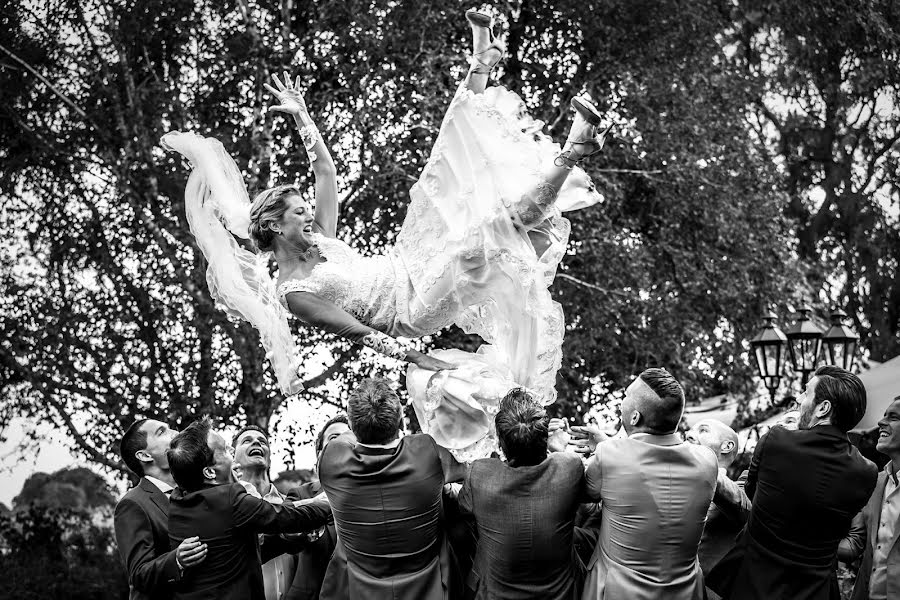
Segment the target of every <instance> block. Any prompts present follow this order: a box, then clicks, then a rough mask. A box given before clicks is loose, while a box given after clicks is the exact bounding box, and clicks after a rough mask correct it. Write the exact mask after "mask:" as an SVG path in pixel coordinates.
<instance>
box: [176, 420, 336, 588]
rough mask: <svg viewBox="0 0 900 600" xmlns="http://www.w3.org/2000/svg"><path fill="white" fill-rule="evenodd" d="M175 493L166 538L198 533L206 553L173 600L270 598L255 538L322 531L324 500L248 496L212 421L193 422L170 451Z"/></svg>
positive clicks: (228, 451) (228, 448)
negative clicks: (300, 503)
mask: <svg viewBox="0 0 900 600" xmlns="http://www.w3.org/2000/svg"><path fill="white" fill-rule="evenodd" d="M166 457H167V458H168V461H169V468H170V469H171V471H172V476H173V477H174V479H175V481H176V482H177V483H178V488H177V489H176V490H175V491H174V492H172V496H171V498H170V503H171V505H170V508H169V537H170V538H171V540H172V545H176V544H178V543H180V541H181V539H182V538H183V537H184V536H186V535H187V532H196V533H197V534H198V535H199V537H200V539H201V540H202V541H204V542H205V543H206V544H207V546H208V548H209V550H208V555H207V557H206V560H205V562H204V565H203V568H202V569H193V570H191V571H190V572H189V573H188V575H189V576H185V577H184V578H183V580H182V581H181V584H180V586H179V588H178V590H177V592H176V595H175V598H176V599H184V600H197V599H200V598H204V599H205V598H216V599H217V600H243V599H250V600H265V597H266V595H265V587H264V584H263V577H262V564H261V559H260V551H259V541H258V536H259V534H261V533H269V534H280V533H293V532H302V531H308V530H311V529H315V528H317V527H321V526H322V525H324V524H325V522H326V521H327V519H328V515H329V514H330V509H329V507H328V503H327V501H325V500H324V499H323V500H320V501H314V502H312V503H309V504H306V505H303V506H296V505H294V504H293V503H284V504H281V505H273V504H270V503H268V502H266V501H265V500H263V499H261V498H257V497H255V496H252V495H250V494H248V493H247V490H246V489H245V488H244V486H243V485H242V484H240V483H238V482H236V481H235V479H234V475H233V474H232V470H231V469H232V462H233V461H232V457H231V448H230V447H229V446H228V444H227V443H226V442H225V440H224V439H223V438H222V436H221V435H219V434H218V433H216V432H215V431H213V430H212V427H211V425H210V422H209V420H208V419H205V418H204V419H201V420H199V421H195V422H193V423H191V424H190V425H189V426H188V427H187V428H186V429H185V430H184V431H182V432H181V433H180V434H178V435H177V436H175V438H173V439H172V442H171V443H170V444H169V450H168V451H167V452H166Z"/></svg>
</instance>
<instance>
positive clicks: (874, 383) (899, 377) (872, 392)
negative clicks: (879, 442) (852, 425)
mask: <svg viewBox="0 0 900 600" xmlns="http://www.w3.org/2000/svg"><path fill="white" fill-rule="evenodd" d="M859 378H860V379H862V382H863V385H865V386H866V400H867V403H866V414H865V415H864V416H863V418H862V421H860V422H859V425H857V426H856V429H857V430H864V429H871V428H872V427H875V426H876V425H877V424H878V420H879V419H880V418H881V417H882V416H884V411H885V410H887V407H888V404H890V403H891V401H892V400H893V399H894V398H896V397H897V396H900V356H895V357H894V358H892V359H891V360H889V361H887V362H883V363H881V364H880V365H878V366H877V367H873V368H871V369H869V370H868V371H866V372H864V373H860V375H859Z"/></svg>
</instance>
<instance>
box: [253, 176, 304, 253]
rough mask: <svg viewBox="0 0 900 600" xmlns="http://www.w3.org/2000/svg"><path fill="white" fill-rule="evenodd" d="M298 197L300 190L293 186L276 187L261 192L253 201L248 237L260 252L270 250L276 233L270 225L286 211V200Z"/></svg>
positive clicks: (278, 219)
mask: <svg viewBox="0 0 900 600" xmlns="http://www.w3.org/2000/svg"><path fill="white" fill-rule="evenodd" d="M294 195H296V196H300V195H301V194H300V190H298V189H297V188H296V187H295V186H293V185H278V186H275V187H273V188H269V189H267V190H263V191H262V192H260V193H259V194H257V195H256V198H254V199H253V205H252V206H251V207H250V237H251V238H252V239H253V242H254V243H255V244H256V247H257V248H259V249H260V250H271V249H272V244H273V242H274V241H275V235H276V233H275V232H274V231H272V223H277V222H278V221H280V220H281V217H283V216H284V213H285V211H287V207H288V204H287V199H288V198H290V197H291V196H294Z"/></svg>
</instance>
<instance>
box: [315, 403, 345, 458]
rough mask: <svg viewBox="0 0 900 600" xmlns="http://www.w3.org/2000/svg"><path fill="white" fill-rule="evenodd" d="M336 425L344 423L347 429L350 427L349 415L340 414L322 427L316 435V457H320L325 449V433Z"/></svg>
mask: <svg viewBox="0 0 900 600" xmlns="http://www.w3.org/2000/svg"><path fill="white" fill-rule="evenodd" d="M335 423H343V424H344V425H346V426H347V427H350V420H349V419H347V415H346V414H345V413H338V414H336V415H334V416H333V417H331V418H330V419H328V420H327V421H325V424H324V425H322V428H321V429H319V433H317V434H316V456H318V455H319V453H320V452H321V451H322V448H324V447H325V432H326V431H328V428H329V427H331V426H332V425H334V424H335Z"/></svg>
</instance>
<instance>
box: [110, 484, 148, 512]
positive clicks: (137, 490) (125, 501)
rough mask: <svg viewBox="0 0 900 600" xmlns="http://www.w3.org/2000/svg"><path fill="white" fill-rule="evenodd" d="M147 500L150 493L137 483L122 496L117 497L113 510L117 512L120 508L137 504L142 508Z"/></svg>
mask: <svg viewBox="0 0 900 600" xmlns="http://www.w3.org/2000/svg"><path fill="white" fill-rule="evenodd" d="M149 500H150V494H148V493H147V490H145V489H144V488H142V487H141V486H140V484H138V485H136V486H134V487H133V488H131V489H130V490H128V491H127V492H125V495H124V496H122V497H121V498H119V501H118V502H116V508H115V512H116V513H118V512H120V511H121V510H122V509H124V508H127V507H129V506H137V507H140V508H143V504H144V503H145V502H147V501H149Z"/></svg>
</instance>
